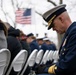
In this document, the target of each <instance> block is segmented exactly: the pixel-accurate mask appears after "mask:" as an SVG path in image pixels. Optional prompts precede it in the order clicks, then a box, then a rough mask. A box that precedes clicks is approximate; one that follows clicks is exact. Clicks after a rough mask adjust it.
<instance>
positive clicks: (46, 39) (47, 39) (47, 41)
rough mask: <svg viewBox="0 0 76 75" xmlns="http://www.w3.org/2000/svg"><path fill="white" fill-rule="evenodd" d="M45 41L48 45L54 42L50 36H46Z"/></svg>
mask: <svg viewBox="0 0 76 75" xmlns="http://www.w3.org/2000/svg"><path fill="white" fill-rule="evenodd" d="M43 41H44V42H45V43H46V44H47V45H49V44H51V43H52V42H51V41H50V39H49V38H44V39H43Z"/></svg>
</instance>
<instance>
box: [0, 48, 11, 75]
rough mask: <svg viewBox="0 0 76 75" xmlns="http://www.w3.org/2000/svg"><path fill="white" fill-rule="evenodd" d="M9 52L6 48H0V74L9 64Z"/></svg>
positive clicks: (1, 74) (2, 74)
mask: <svg viewBox="0 0 76 75" xmlns="http://www.w3.org/2000/svg"><path fill="white" fill-rule="evenodd" d="M10 58H11V53H10V51H9V50H8V49H1V50H0V75H4V74H5V72H6V70H7V67H8V65H9V62H10Z"/></svg>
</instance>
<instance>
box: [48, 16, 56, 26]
mask: <svg viewBox="0 0 76 75" xmlns="http://www.w3.org/2000/svg"><path fill="white" fill-rule="evenodd" d="M55 17H56V15H54V16H53V17H52V18H51V19H50V20H49V21H48V26H50V25H51V23H52V21H53V19H54V18H55Z"/></svg>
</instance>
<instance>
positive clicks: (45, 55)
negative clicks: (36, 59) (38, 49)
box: [41, 50, 49, 64]
mask: <svg viewBox="0 0 76 75" xmlns="http://www.w3.org/2000/svg"><path fill="white" fill-rule="evenodd" d="M48 53H49V50H46V51H45V53H44V55H43V58H42V61H41V64H46V62H47V55H48Z"/></svg>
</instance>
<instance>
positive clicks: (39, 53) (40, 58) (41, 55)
mask: <svg viewBox="0 0 76 75" xmlns="http://www.w3.org/2000/svg"><path fill="white" fill-rule="evenodd" d="M43 53H44V51H43V50H42V49H41V50H39V51H38V53H37V56H36V61H35V62H36V64H39V63H40V62H41V60H42V57H43Z"/></svg>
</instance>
